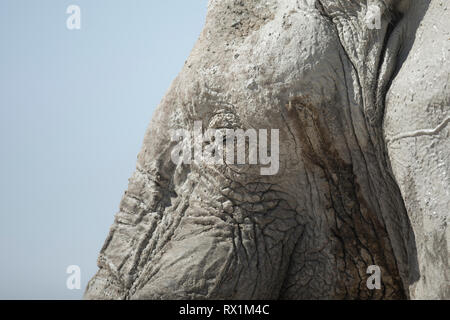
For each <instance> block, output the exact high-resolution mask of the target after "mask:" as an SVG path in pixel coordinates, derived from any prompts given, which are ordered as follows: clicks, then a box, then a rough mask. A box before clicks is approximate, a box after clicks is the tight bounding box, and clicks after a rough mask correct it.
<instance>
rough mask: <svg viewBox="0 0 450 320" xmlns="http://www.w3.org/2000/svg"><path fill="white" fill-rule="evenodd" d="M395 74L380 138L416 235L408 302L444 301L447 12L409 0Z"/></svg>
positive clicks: (449, 98)
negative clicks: (415, 258)
mask: <svg viewBox="0 0 450 320" xmlns="http://www.w3.org/2000/svg"><path fill="white" fill-rule="evenodd" d="M404 20H405V21H406V32H405V38H404V39H403V41H402V44H403V46H402V48H401V50H400V52H399V61H398V64H397V73H396V75H395V77H394V78H393V80H392V84H391V86H390V89H389V91H388V93H387V95H386V109H385V116H384V136H385V140H386V143H387V149H388V154H389V158H390V162H391V165H392V170H393V173H394V175H395V178H396V180H397V183H398V185H399V187H400V190H401V193H402V196H403V199H404V201H405V205H406V208H407V211H408V215H409V218H410V220H411V224H412V227H413V230H414V234H415V240H414V239H412V241H411V243H410V246H412V247H413V246H416V248H417V261H418V266H417V265H416V266H414V264H410V268H411V267H412V268H413V269H414V268H415V269H416V270H411V271H413V272H410V279H409V282H410V295H411V298H416V299H449V298H450V285H449V279H448V272H447V271H446V270H449V262H448V261H449V259H448V253H449V249H448V239H449V232H448V229H447V225H448V217H449V208H450V194H449V193H450V166H449V164H450V161H449V159H450V139H449V134H450V130H449V122H450V86H449V84H450V81H449V80H450V63H449V61H448V60H449V59H450V5H449V3H448V1H439V0H431V1H411V7H410V9H409V10H408V11H407V12H406V13H405V19H404Z"/></svg>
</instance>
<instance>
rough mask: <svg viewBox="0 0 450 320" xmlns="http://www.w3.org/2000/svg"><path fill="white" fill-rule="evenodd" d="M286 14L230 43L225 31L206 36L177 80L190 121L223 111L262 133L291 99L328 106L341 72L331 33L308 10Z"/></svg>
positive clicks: (279, 12) (328, 26) (207, 31)
mask: <svg viewBox="0 0 450 320" xmlns="http://www.w3.org/2000/svg"><path fill="white" fill-rule="evenodd" d="M287 8H289V10H287ZM287 8H283V9H279V10H275V11H274V12H273V13H274V14H273V15H272V16H271V18H270V19H267V20H268V21H267V22H265V23H264V24H263V25H260V26H259V28H258V29H257V30H252V31H250V32H249V33H248V34H246V35H245V36H242V37H237V38H235V39H234V40H233V41H230V40H229V39H228V38H227V37H225V36H224V34H227V33H228V32H230V31H229V30H228V29H226V30H224V29H217V28H212V26H210V27H209V28H208V27H207V28H206V29H205V31H204V32H203V34H202V36H201V38H200V41H199V42H198V43H197V45H196V48H195V49H194V51H193V53H192V55H191V56H190V58H189V59H188V61H187V63H186V67H185V69H184V72H183V73H182V74H181V75H180V77H179V79H178V80H179V81H178V92H185V94H183V95H182V96H180V97H186V99H189V100H188V101H186V100H184V104H185V105H187V106H188V107H187V108H184V109H183V111H185V112H187V113H188V115H189V116H188V118H190V119H195V120H200V119H201V120H205V121H206V122H208V121H209V120H210V119H211V118H212V117H214V115H215V114H217V113H221V112H222V111H223V110H225V112H222V113H225V114H233V115H234V116H237V118H238V119H239V120H238V121H235V122H236V123H241V124H242V125H243V126H245V127H264V128H267V127H268V126H269V125H274V124H276V122H277V121H281V119H280V108H283V107H284V106H285V105H286V104H287V103H288V101H290V100H291V99H293V98H296V97H308V101H310V102H312V103H314V104H316V105H323V104H325V103H326V101H329V100H332V99H333V97H334V96H335V94H336V87H337V86H336V82H337V81H339V77H340V75H341V72H340V71H339V70H342V68H341V69H339V67H337V66H342V63H341V62H340V61H341V46H340V43H339V39H338V37H337V36H336V31H335V29H334V27H333V26H332V24H331V23H330V22H329V21H327V20H326V19H325V18H324V17H323V16H321V15H320V13H319V11H318V10H317V9H315V8H314V7H311V6H309V5H304V6H291V7H287ZM215 27H217V26H215ZM182 99H184V98H182ZM177 112H179V110H177ZM280 123H281V122H280ZM205 125H207V123H205Z"/></svg>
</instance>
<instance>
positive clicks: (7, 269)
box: [0, 0, 207, 299]
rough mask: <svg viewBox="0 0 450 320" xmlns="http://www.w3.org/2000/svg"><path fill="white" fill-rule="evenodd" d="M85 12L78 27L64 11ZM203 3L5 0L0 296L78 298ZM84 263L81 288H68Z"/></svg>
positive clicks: (0, 79) (1, 24)
mask: <svg viewBox="0 0 450 320" xmlns="http://www.w3.org/2000/svg"><path fill="white" fill-rule="evenodd" d="M71 4H76V5H78V6H80V8H81V20H82V21H81V23H82V25H81V30H79V31H69V30H68V29H67V28H66V19H67V17H68V15H67V14H66V8H67V7H68V6H69V5H71ZM206 6H207V0H164V1H157V0H95V1H93V0H71V1H65V0H38V1H36V0H1V1H0V148H1V149H0V150H1V151H0V152H1V153H0V155H1V158H0V217H1V220H0V257H1V263H0V299H79V298H81V297H82V294H83V290H84V287H85V285H86V283H87V281H88V279H89V278H90V277H91V276H92V275H93V274H94V273H95V271H96V269H97V268H96V259H97V255H98V252H99V250H100V248H101V246H102V245H103V241H104V239H105V237H106V235H107V233H108V230H109V227H110V225H111V224H112V222H113V218H114V214H115V213H116V212H117V209H118V205H119V201H120V199H121V197H122V194H123V192H124V191H125V189H126V187H127V184H128V178H129V177H130V176H131V174H132V172H133V170H134V168H135V162H136V156H137V154H138V151H139V149H140V146H141V142H142V139H143V136H144V132H145V129H146V127H147V125H148V123H149V121H150V119H151V116H152V114H153V112H154V110H155V107H156V106H157V105H158V103H159V101H160V100H161V98H162V97H163V95H164V93H165V91H166V90H167V89H168V87H169V85H170V82H171V81H172V80H173V79H174V78H175V76H176V75H177V73H178V72H179V71H180V70H181V67H182V65H183V64H184V61H185V60H186V58H187V56H188V55H189V52H190V50H191V49H192V46H193V45H194V43H195V41H196V39H197V37H198V35H199V34H200V31H201V29H202V26H203V23H204V17H205V14H206ZM69 265H79V266H80V267H81V272H82V274H81V276H82V290H74V291H70V290H68V289H67V288H66V278H67V276H68V275H67V274H66V268H67V266H69Z"/></svg>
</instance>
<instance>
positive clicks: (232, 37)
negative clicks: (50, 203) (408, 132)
mask: <svg viewBox="0 0 450 320" xmlns="http://www.w3.org/2000/svg"><path fill="white" fill-rule="evenodd" d="M372 2H373V3H376V4H378V5H380V6H381V7H382V8H383V10H384V11H383V12H384V13H383V19H382V28H381V29H380V30H369V29H367V27H366V25H365V22H364V14H365V12H366V8H367V2H366V1H353V2H351V3H350V2H347V1H339V0H335V1H332V0H321V1H314V0H308V1H306V0H297V1H292V0H269V1H258V0H249V1H238V0H220V1H219V0H210V2H209V5H208V15H207V20H206V23H205V27H204V30H203V32H202V33H201V35H200V37H199V40H198V41H197V43H196V45H195V47H194V49H193V51H192V53H191V55H190V57H189V59H188V60H187V61H186V64H185V66H184V68H183V70H182V71H181V73H180V74H179V75H178V77H177V78H176V79H175V80H174V82H173V83H172V85H171V87H170V89H169V91H168V93H167V94H166V96H165V97H164V98H163V100H162V102H161V104H160V106H159V107H158V109H157V111H156V113H155V115H154V117H153V119H152V122H151V124H150V126H149V129H148V131H147V133H146V135H145V138H144V142H143V147H142V150H141V152H140V154H139V156H138V163H137V168H136V171H135V173H134V174H133V176H132V177H131V178H130V181H129V187H128V190H127V191H126V192H125V195H124V197H123V199H122V201H121V203H120V211H119V213H117V215H116V218H115V221H114V224H113V225H112V227H111V230H110V233H109V235H108V237H107V239H106V241H105V244H104V246H103V248H102V250H101V253H100V256H99V259H98V266H99V271H98V272H97V274H96V275H95V276H94V277H93V279H92V280H91V281H90V282H89V284H88V287H87V289H86V293H85V298H86V299H406V298H420V297H421V296H420V294H418V295H417V294H416V291H414V290H411V288H412V287H413V286H414V285H415V284H414V283H417V282H420V279H422V278H421V274H419V272H426V270H425V271H424V270H418V269H419V268H418V267H417V266H418V265H419V264H420V263H419V262H421V261H419V262H418V261H417V257H418V254H417V252H416V243H415V237H414V231H415V230H413V228H412V226H411V224H410V220H409V216H410V215H411V213H410V212H409V211H407V207H408V203H406V205H405V201H404V200H403V199H404V198H403V195H402V191H403V190H402V186H400V188H399V186H398V184H397V180H396V176H395V175H394V173H393V172H392V170H391V165H390V158H389V156H390V155H389V154H388V152H387V148H386V144H385V142H384V132H383V121H382V120H383V114H384V111H385V103H384V96H385V95H386V92H387V90H388V89H389V86H390V84H391V81H392V78H393V77H394V76H395V72H396V70H397V69H398V68H397V65H398V59H397V56H398V51H399V50H400V48H401V47H402V41H404V39H405V37H408V36H409V37H411V34H414V33H415V32H416V30H415V29H414V26H411V25H409V24H408V23H405V22H404V19H405V17H406V16H407V14H405V12H406V11H405V10H407V9H408V10H414V9H417V12H419V13H420V12H421V11H420V10H422V11H423V10H424V9H423V8H417V7H416V6H413V7H412V8H410V7H409V6H407V5H406V4H405V1H388V2H384V1H372ZM437 2H439V1H437ZM417 12H416V14H418V13H417ZM411 19H413V18H411ZM415 19H418V18H415ZM405 54H406V53H405ZM447 75H448V74H447ZM194 121H202V124H203V128H204V129H205V130H206V129H207V128H235V129H238V128H239V129H244V130H246V129H250V128H253V129H280V169H279V172H278V173H277V174H276V175H273V176H262V175H261V174H260V167H259V166H255V165H253V166H252V165H231V164H226V165H223V166H218V165H208V164H207V163H204V162H193V163H192V164H191V165H183V164H179V165H176V164H174V163H173V162H172V161H171V157H170V155H171V151H172V150H173V148H174V147H175V144H176V143H175V142H172V141H171V132H172V130H175V129H180V128H183V129H189V130H192V128H193V125H194ZM419 257H420V255H419ZM369 265H378V266H380V268H381V270H382V288H381V290H368V289H367V286H366V280H367V278H368V276H369V275H367V274H366V270H367V267H368V266H369ZM422 277H423V275H422ZM418 279H419V280H418ZM428 290H433V288H431V289H430V288H428ZM411 293H412V294H411ZM447 297H448V296H447Z"/></svg>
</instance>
